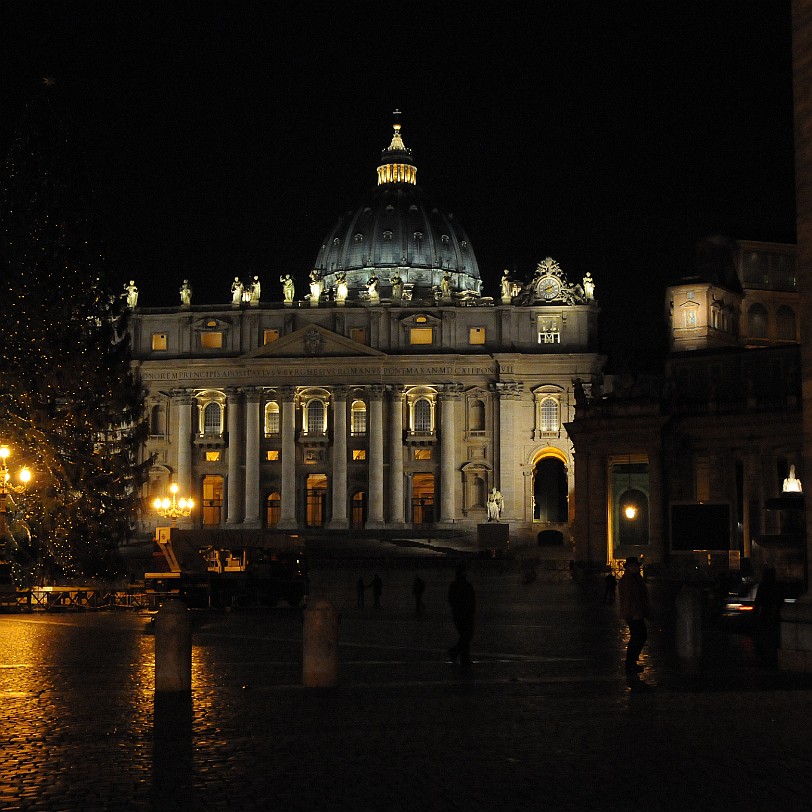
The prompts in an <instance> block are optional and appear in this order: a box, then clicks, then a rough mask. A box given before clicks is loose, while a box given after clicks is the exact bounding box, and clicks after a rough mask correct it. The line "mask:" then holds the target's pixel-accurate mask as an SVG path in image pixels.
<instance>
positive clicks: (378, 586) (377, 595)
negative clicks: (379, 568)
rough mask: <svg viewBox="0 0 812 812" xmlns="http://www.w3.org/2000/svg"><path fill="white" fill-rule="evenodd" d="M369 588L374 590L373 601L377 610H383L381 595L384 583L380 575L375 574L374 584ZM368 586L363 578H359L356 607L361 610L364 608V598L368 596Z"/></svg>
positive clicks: (356, 586)
mask: <svg viewBox="0 0 812 812" xmlns="http://www.w3.org/2000/svg"><path fill="white" fill-rule="evenodd" d="M369 587H370V588H371V589H372V600H373V603H374V604H375V608H376V609H380V608H381V594H382V593H383V581H382V580H381V576H380V575H378V573H375V575H374V577H373V578H372V583H371V584H369ZM366 590H367V585H366V584H365V583H364V579H363V576H359V578H358V581H357V583H356V584H355V594H356V606H357V607H358V608H359V609H363V608H364V596H365V594H366Z"/></svg>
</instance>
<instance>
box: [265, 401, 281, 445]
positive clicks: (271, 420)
mask: <svg viewBox="0 0 812 812" xmlns="http://www.w3.org/2000/svg"><path fill="white" fill-rule="evenodd" d="M278 434H279V404H278V403H276V402H273V401H272V402H271V403H268V404H266V405H265V436H266V437H275V436H276V435H278Z"/></svg>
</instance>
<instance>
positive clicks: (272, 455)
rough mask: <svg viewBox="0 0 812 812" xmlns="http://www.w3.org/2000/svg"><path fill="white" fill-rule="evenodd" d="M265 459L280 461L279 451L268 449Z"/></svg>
mask: <svg viewBox="0 0 812 812" xmlns="http://www.w3.org/2000/svg"><path fill="white" fill-rule="evenodd" d="M265 459H266V460H268V462H278V461H279V451H267V452H266V453H265Z"/></svg>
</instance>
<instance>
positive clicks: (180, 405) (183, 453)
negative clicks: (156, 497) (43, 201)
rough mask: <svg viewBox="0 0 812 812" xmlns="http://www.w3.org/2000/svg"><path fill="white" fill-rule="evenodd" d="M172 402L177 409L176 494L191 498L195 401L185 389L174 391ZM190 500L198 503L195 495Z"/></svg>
mask: <svg viewBox="0 0 812 812" xmlns="http://www.w3.org/2000/svg"><path fill="white" fill-rule="evenodd" d="M172 400H173V401H174V403H175V406H176V407H177V409H178V436H177V438H176V441H177V462H178V470H177V482H178V493H180V494H181V495H182V496H185V497H189V496H192V407H193V406H194V405H195V403H196V401H195V399H194V398H193V397H191V394H190V393H189V392H188V390H185V389H182V390H176V391H174V392H173V393H172ZM192 498H194V499H195V500H196V501H197V502H200V499H199V498H198V496H197V494H195V495H194V496H193V497H192Z"/></svg>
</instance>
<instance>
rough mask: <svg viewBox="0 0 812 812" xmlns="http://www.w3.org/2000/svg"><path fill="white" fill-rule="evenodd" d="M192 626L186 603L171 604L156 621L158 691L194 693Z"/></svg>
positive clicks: (164, 607)
mask: <svg viewBox="0 0 812 812" xmlns="http://www.w3.org/2000/svg"><path fill="white" fill-rule="evenodd" d="M191 691H192V623H191V620H190V618H189V610H188V609H187V608H186V604H185V603H183V602H182V601H168V602H167V603H165V604H164V605H163V606H162V607H161V608H160V609H159V610H158V616H157V617H156V619H155V692H156V693H163V692H167V693H168V692H172V693H180V692H185V693H191Z"/></svg>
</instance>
